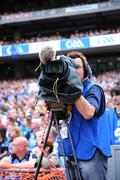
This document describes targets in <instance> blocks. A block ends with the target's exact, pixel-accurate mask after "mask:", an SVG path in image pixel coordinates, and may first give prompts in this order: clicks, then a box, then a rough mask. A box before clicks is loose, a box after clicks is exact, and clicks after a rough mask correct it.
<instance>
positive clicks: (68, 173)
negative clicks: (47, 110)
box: [53, 112, 73, 180]
mask: <svg viewBox="0 0 120 180" xmlns="http://www.w3.org/2000/svg"><path fill="white" fill-rule="evenodd" d="M53 113H54V116H53V117H54V120H55V124H56V128H57V132H58V135H59V138H60V145H61V149H62V154H63V158H64V164H65V173H66V175H67V178H68V179H69V180H73V177H72V174H71V171H70V166H69V163H68V161H67V160H66V156H65V151H64V146H63V143H62V137H61V134H60V130H59V123H58V120H57V117H56V115H55V112H53Z"/></svg>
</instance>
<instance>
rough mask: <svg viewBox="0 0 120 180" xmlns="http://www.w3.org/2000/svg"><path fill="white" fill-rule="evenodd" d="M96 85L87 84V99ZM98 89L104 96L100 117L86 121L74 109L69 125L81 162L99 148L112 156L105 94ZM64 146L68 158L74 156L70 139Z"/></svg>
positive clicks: (84, 93)
mask: <svg viewBox="0 0 120 180" xmlns="http://www.w3.org/2000/svg"><path fill="white" fill-rule="evenodd" d="M94 85H95V84H94V83H91V82H88V83H87V86H86V87H85V89H84V90H83V96H84V97H86V95H87V94H88V91H89V90H90V88H91V87H93V86H94ZM95 86H98V85H95ZM98 87H99V88H100V89H101V93H102V95H103V102H102V106H101V112H100V115H99V116H96V117H93V118H92V119H90V120H85V119H84V118H83V117H82V116H81V115H80V113H79V112H78V110H77V109H76V108H75V107H74V108H73V110H72V117H71V120H70V122H69V123H68V128H69V131H70V133H71V136H72V140H73V144H74V149H75V154H76V157H77V158H78V159H81V160H88V159H90V158H92V156H93V154H94V152H95V150H96V149H97V148H99V149H100V150H101V151H102V153H103V154H104V155H105V156H107V157H110V156H111V149H110V134H109V124H108V119H107V116H106V110H105V101H104V92H103V90H102V88H101V87H100V86H98ZM104 110H105V111H104ZM63 145H64V150H65V154H66V156H72V148H71V144H70V140H69V138H66V139H63Z"/></svg>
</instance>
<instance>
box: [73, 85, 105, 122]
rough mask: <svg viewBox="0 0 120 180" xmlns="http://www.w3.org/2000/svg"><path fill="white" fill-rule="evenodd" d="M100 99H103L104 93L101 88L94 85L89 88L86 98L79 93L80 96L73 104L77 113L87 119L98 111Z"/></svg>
mask: <svg viewBox="0 0 120 180" xmlns="http://www.w3.org/2000/svg"><path fill="white" fill-rule="evenodd" d="M102 100H104V94H103V92H102V90H101V88H100V87H98V86H96V85H95V86H93V87H92V88H91V89H90V90H89V92H88V94H87V96H86V98H84V97H83V96H82V95H81V97H80V98H79V99H77V100H76V101H75V106H76V108H77V110H78V111H79V113H80V114H81V115H82V116H83V117H84V118H85V119H86V120H89V119H91V118H92V117H93V116H94V115H97V113H98V112H99V110H100V108H101V102H102ZM102 104H103V103H102Z"/></svg>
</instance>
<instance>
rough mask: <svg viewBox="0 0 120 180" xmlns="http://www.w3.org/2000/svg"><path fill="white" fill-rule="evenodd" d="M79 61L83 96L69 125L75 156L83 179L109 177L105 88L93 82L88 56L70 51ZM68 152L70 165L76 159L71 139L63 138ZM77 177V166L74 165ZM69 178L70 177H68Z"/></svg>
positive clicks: (77, 64) (77, 61) (74, 106)
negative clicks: (74, 156) (72, 146)
mask: <svg viewBox="0 0 120 180" xmlns="http://www.w3.org/2000/svg"><path fill="white" fill-rule="evenodd" d="M67 56H68V57H70V58H72V60H73V61H74V62H75V64H76V67H75V69H76V73H77V74H78V76H79V77H80V79H81V81H82V85H83V92H82V95H81V96H80V97H79V99H77V100H76V101H75V102H74V105H73V106H72V111H71V114H72V115H71V120H70V122H69V123H68V128H69V131H70V133H71V136H72V140H73V144H74V149H75V155H76V158H77V162H78V166H79V170H80V174H81V177H82V178H83V180H93V179H95V180H107V160H108V157H110V156H111V150H110V142H109V133H108V127H107V120H106V119H105V117H104V116H103V117H104V118H102V115H103V114H104V111H105V96H104V92H103V90H102V88H101V87H100V86H98V85H96V84H94V83H92V82H91V81H90V77H91V75H92V70H91V68H90V66H89V64H88V63H87V59H86V57H85V56H84V55H83V54H82V53H80V52H78V51H72V52H69V53H68V54H67ZM63 144H64V148H65V154H66V156H67V157H68V158H69V163H70V165H71V164H73V163H71V162H72V161H73V156H72V148H71V145H70V141H69V138H64V139H63ZM70 171H71V173H72V176H73V179H74V180H75V179H76V178H75V173H74V165H73V166H72V165H71V166H70ZM68 180H69V179H68Z"/></svg>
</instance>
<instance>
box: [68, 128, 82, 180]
mask: <svg viewBox="0 0 120 180" xmlns="http://www.w3.org/2000/svg"><path fill="white" fill-rule="evenodd" d="M67 131H68V137H69V139H70V144H71V148H72V152H73V158H74V169H75V176H76V180H82V177H81V175H80V171H79V167H78V162H77V159H76V155H75V149H74V145H73V140H72V137H71V134H70V131H69V127H67Z"/></svg>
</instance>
